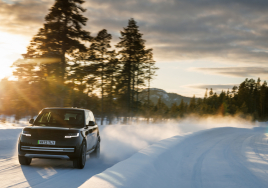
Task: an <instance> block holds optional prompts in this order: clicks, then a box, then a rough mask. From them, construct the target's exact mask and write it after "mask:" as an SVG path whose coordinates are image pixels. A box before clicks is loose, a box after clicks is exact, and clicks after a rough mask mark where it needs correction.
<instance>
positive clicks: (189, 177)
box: [0, 118, 268, 188]
mask: <svg viewBox="0 0 268 188" xmlns="http://www.w3.org/2000/svg"><path fill="white" fill-rule="evenodd" d="M215 122H216V123H215ZM26 124H27V123H26ZM23 126H25V123H20V124H16V123H10V122H2V123H0V187H79V186H81V187H133V188H134V187H234V188H235V187H268V179H267V174H268V143H267V137H266V134H265V133H266V124H265V123H263V124H260V123H257V124H254V125H253V124H251V123H249V122H246V121H244V120H242V119H237V118H207V119H194V118H189V119H186V120H184V121H182V122H180V123H176V122H169V123H165V124H164V123H163V124H149V125H147V124H133V125H122V124H121V125H120V124H118V125H106V126H100V134H101V138H102V142H101V158H100V159H98V160H96V159H94V160H93V159H88V160H87V163H86V166H85V168H84V169H83V170H80V169H73V168H72V162H71V161H66V160H50V159H33V161H32V163H31V165H30V166H20V165H19V163H18V160H17V146H16V145H17V143H16V142H17V138H18V135H19V133H20V132H21V129H22V127H23Z"/></svg>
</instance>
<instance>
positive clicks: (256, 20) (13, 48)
mask: <svg viewBox="0 0 268 188" xmlns="http://www.w3.org/2000/svg"><path fill="white" fill-rule="evenodd" d="M54 2H55V1H54V0H0V65H1V67H0V79H1V78H3V77H7V76H10V75H11V74H12V69H11V68H10V66H11V65H12V64H13V62H14V61H16V60H17V59H19V58H22V57H21V54H23V53H25V52H26V50H27V46H28V45H29V42H30V40H31V38H32V37H33V36H34V35H35V34H37V31H38V30H39V28H41V27H42V26H43V23H44V17H45V15H46V14H48V11H49V8H50V7H51V6H52V5H53V4H54ZM82 6H83V7H84V8H86V9H87V11H86V12H85V13H84V16H86V17H87V18H88V21H87V25H86V26H85V27H84V29H85V30H87V31H89V32H90V33H91V35H92V36H96V34H97V33H98V31H100V30H102V29H107V30H108V32H109V33H110V34H112V37H113V39H112V44H113V45H115V44H116V43H118V42H119V37H120V30H122V29H123V27H126V26H127V24H128V20H129V19H130V18H134V19H135V21H136V22H137V25H138V26H139V29H140V32H141V33H143V38H144V39H145V40H146V43H145V45H146V47H147V48H152V49H153V53H154V60H155V61H156V66H157V67H158V68H159V70H157V72H156V74H157V76H155V78H154V80H153V81H152V84H151V87H154V88H160V89H164V90H165V91H167V92H173V93H178V94H180V95H183V96H189V97H192V96H193V95H195V96H196V97H203V96H204V94H205V90H206V88H213V90H214V91H216V92H221V91H222V90H227V89H228V88H229V89H232V87H233V86H234V85H239V84H240V83H241V82H243V81H244V80H245V79H246V78H249V79H250V78H253V79H255V80H256V79H257V78H258V77H260V78H261V80H262V81H264V80H266V81H267V80H268V63H267V60H268V14H267V12H268V1H267V0H255V1H252V0H224V1H223V0H222V1H220V0H97V1H96V0H95V1H94V0H86V1H85V3H84V4H83V5H82Z"/></svg>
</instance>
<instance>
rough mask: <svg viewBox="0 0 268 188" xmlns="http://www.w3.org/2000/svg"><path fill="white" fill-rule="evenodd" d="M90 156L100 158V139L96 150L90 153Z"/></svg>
mask: <svg viewBox="0 0 268 188" xmlns="http://www.w3.org/2000/svg"><path fill="white" fill-rule="evenodd" d="M90 157H92V158H99V157H100V140H98V143H97V145H96V147H95V149H94V151H93V152H92V153H91V154H90Z"/></svg>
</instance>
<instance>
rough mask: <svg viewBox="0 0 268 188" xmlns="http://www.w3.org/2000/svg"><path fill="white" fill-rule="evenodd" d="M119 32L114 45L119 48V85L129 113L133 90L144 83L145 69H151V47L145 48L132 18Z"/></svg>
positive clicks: (152, 64)
mask: <svg viewBox="0 0 268 188" xmlns="http://www.w3.org/2000/svg"><path fill="white" fill-rule="evenodd" d="M120 33H121V37H120V42H119V43H118V44H117V45H116V47H117V48H119V49H120V50H119V57H120V62H121V63H122V69H123V70H122V72H121V80H120V82H121V84H120V85H119V86H120V87H121V91H122V93H123V94H124V96H125V98H126V104H127V111H128V112H129V113H130V112H133V108H134V102H135V101H134V95H135V91H136V92H138V89H139V87H140V86H143V85H144V77H145V71H146V69H147V70H148V69H150V70H152V68H153V67H154V61H153V59H152V49H145V40H144V39H142V34H141V33H140V32H139V29H138V26H137V24H136V21H135V20H134V19H133V18H132V19H130V20H129V22H128V26H127V27H126V28H124V29H123V31H121V32H120ZM149 74H150V76H152V75H153V74H154V73H153V72H152V71H149ZM147 77H148V75H147ZM136 94H137V93H136ZM136 102H138V101H136ZM131 115H133V114H131Z"/></svg>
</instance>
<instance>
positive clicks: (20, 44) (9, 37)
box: [0, 31, 29, 79]
mask: <svg viewBox="0 0 268 188" xmlns="http://www.w3.org/2000/svg"><path fill="white" fill-rule="evenodd" d="M28 43H29V40H28V39H27V38H26V37H24V36H21V35H14V34H9V33H5V32H1V31H0V65H1V67H0V79H2V78H4V77H9V76H11V75H12V69H11V68H10V66H11V65H12V64H13V62H14V61H16V60H17V59H19V58H21V54H23V53H26V46H27V45H28Z"/></svg>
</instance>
